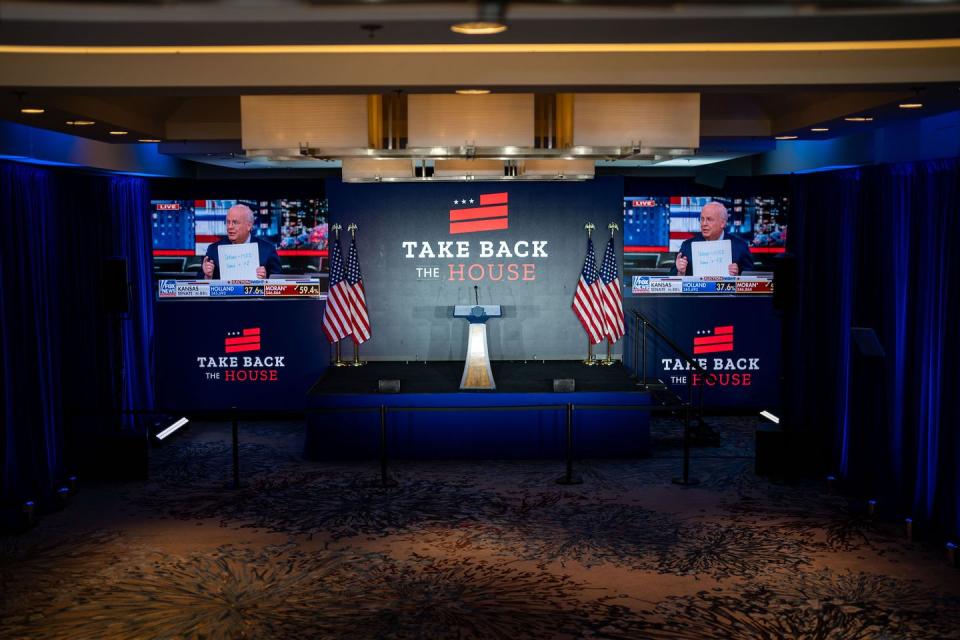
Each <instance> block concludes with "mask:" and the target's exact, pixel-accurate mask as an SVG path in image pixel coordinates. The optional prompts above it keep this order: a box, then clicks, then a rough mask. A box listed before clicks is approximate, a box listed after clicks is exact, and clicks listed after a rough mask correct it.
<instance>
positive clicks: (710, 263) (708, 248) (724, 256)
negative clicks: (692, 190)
mask: <svg viewBox="0 0 960 640" xmlns="http://www.w3.org/2000/svg"><path fill="white" fill-rule="evenodd" d="M726 226H727V208H726V207H725V206H723V205H722V204H720V203H719V202H708V203H707V204H706V205H704V207H703V209H701V210H700V233H698V234H696V235H694V236H693V237H692V238H688V239H686V240H684V241H683V244H681V245H680V251H679V252H678V253H677V262H676V264H675V266H674V268H673V271H672V275H680V276H694V275H696V276H726V275H731V276H737V275H740V274H741V273H743V272H744V271H751V270H752V269H753V256H751V255H750V246H749V245H747V243H746V242H745V241H744V240H743V239H741V238H738V237H737V236H735V235H733V234H726V233H724V229H725V228H726Z"/></svg>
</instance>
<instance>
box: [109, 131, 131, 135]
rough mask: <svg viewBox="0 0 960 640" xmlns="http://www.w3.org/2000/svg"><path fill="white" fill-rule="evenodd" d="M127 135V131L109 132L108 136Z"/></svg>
mask: <svg viewBox="0 0 960 640" xmlns="http://www.w3.org/2000/svg"><path fill="white" fill-rule="evenodd" d="M128 133H130V132H129V131H111V132H110V135H112V136H125V135H127V134H128Z"/></svg>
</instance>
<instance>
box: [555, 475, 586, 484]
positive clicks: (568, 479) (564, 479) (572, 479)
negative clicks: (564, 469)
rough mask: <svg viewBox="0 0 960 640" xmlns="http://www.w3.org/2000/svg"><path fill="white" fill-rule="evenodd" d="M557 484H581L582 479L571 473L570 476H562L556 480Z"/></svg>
mask: <svg viewBox="0 0 960 640" xmlns="http://www.w3.org/2000/svg"><path fill="white" fill-rule="evenodd" d="M557 484H583V477H582V476H580V475H579V474H576V473H573V474H571V475H569V476H568V475H567V474H563V475H562V476H560V477H559V478H557Z"/></svg>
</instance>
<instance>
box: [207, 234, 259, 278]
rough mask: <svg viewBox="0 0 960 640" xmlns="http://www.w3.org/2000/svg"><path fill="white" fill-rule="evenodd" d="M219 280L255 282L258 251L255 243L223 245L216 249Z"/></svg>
mask: <svg viewBox="0 0 960 640" xmlns="http://www.w3.org/2000/svg"><path fill="white" fill-rule="evenodd" d="M217 251H218V255H219V258H220V279H221V280H256V279H257V267H259V266H260V250H259V249H258V248H257V243H256V242H245V243H243V244H223V245H220V246H219V247H217Z"/></svg>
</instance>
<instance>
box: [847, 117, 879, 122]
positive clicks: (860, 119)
mask: <svg viewBox="0 0 960 640" xmlns="http://www.w3.org/2000/svg"><path fill="white" fill-rule="evenodd" d="M844 120H846V121H847V122H873V118H871V117H870V116H850V117H849V118H844Z"/></svg>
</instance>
